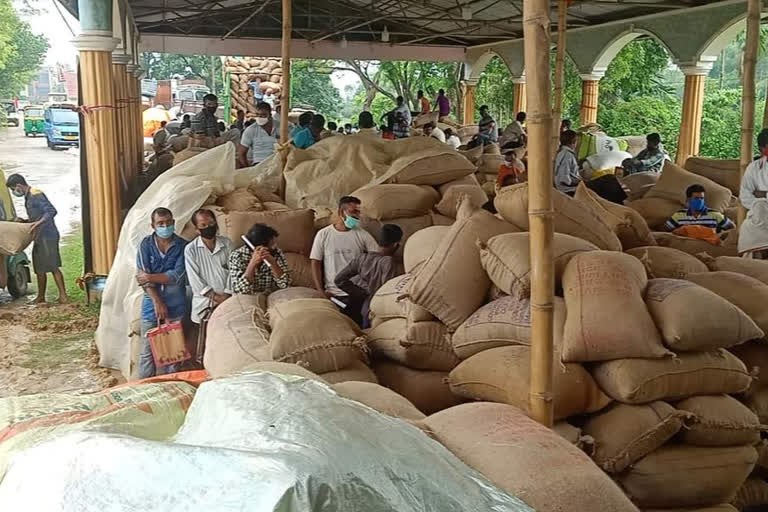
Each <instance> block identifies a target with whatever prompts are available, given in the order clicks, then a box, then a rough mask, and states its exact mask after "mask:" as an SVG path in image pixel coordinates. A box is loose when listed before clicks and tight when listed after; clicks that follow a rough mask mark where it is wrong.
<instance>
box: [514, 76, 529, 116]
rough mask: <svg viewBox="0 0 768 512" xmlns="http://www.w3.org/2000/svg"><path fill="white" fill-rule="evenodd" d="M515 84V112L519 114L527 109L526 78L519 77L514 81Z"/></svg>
mask: <svg viewBox="0 0 768 512" xmlns="http://www.w3.org/2000/svg"><path fill="white" fill-rule="evenodd" d="M513 84H514V89H513V92H514V96H515V97H514V108H515V111H514V112H513V114H514V115H515V116H517V114H518V113H519V112H525V110H526V107H527V105H526V96H527V95H526V91H525V78H518V79H516V80H514V81H513Z"/></svg>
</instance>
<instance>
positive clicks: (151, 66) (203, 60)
mask: <svg viewBox="0 0 768 512" xmlns="http://www.w3.org/2000/svg"><path fill="white" fill-rule="evenodd" d="M141 67H143V68H144V69H145V70H146V71H147V78H154V79H155V80H170V79H172V78H179V77H181V78H192V79H198V80H205V85H207V86H208V87H209V88H210V89H211V90H212V91H213V93H214V94H216V95H219V96H221V95H223V94H224V78H223V76H224V75H223V74H222V66H221V59H220V58H218V57H214V58H211V56H210V55H182V54H176V53H151V52H146V53H142V54H141ZM214 81H215V84H214Z"/></svg>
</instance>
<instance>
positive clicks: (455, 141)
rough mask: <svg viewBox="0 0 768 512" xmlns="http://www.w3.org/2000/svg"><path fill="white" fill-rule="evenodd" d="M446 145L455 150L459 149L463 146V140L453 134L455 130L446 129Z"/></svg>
mask: <svg viewBox="0 0 768 512" xmlns="http://www.w3.org/2000/svg"><path fill="white" fill-rule="evenodd" d="M445 143H446V144H448V145H449V146H451V147H452V148H453V149H459V146H461V139H460V138H459V137H458V135H456V134H455V133H453V129H451V128H446V129H445Z"/></svg>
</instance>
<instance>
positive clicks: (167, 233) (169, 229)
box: [155, 224, 176, 238]
mask: <svg viewBox="0 0 768 512" xmlns="http://www.w3.org/2000/svg"><path fill="white" fill-rule="evenodd" d="M175 231H176V228H175V226H174V225H173V224H171V225H170V226H157V227H156V228H155V233H157V236H159V237H160V238H171V237H172V236H173V233H174V232H175Z"/></svg>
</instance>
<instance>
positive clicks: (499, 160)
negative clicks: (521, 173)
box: [477, 154, 504, 182]
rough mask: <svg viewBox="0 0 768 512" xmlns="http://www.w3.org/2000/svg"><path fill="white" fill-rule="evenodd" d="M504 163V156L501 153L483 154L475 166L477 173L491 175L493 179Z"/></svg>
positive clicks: (494, 179)
mask: <svg viewBox="0 0 768 512" xmlns="http://www.w3.org/2000/svg"><path fill="white" fill-rule="evenodd" d="M503 164H504V157H503V156H501V155H489V154H484V155H483V157H482V158H481V159H480V163H479V164H478V166H477V173H478V174H482V175H484V176H491V177H492V178H493V181H494V182H495V181H496V177H497V176H498V175H499V168H500V167H501V166H502V165H503Z"/></svg>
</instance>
